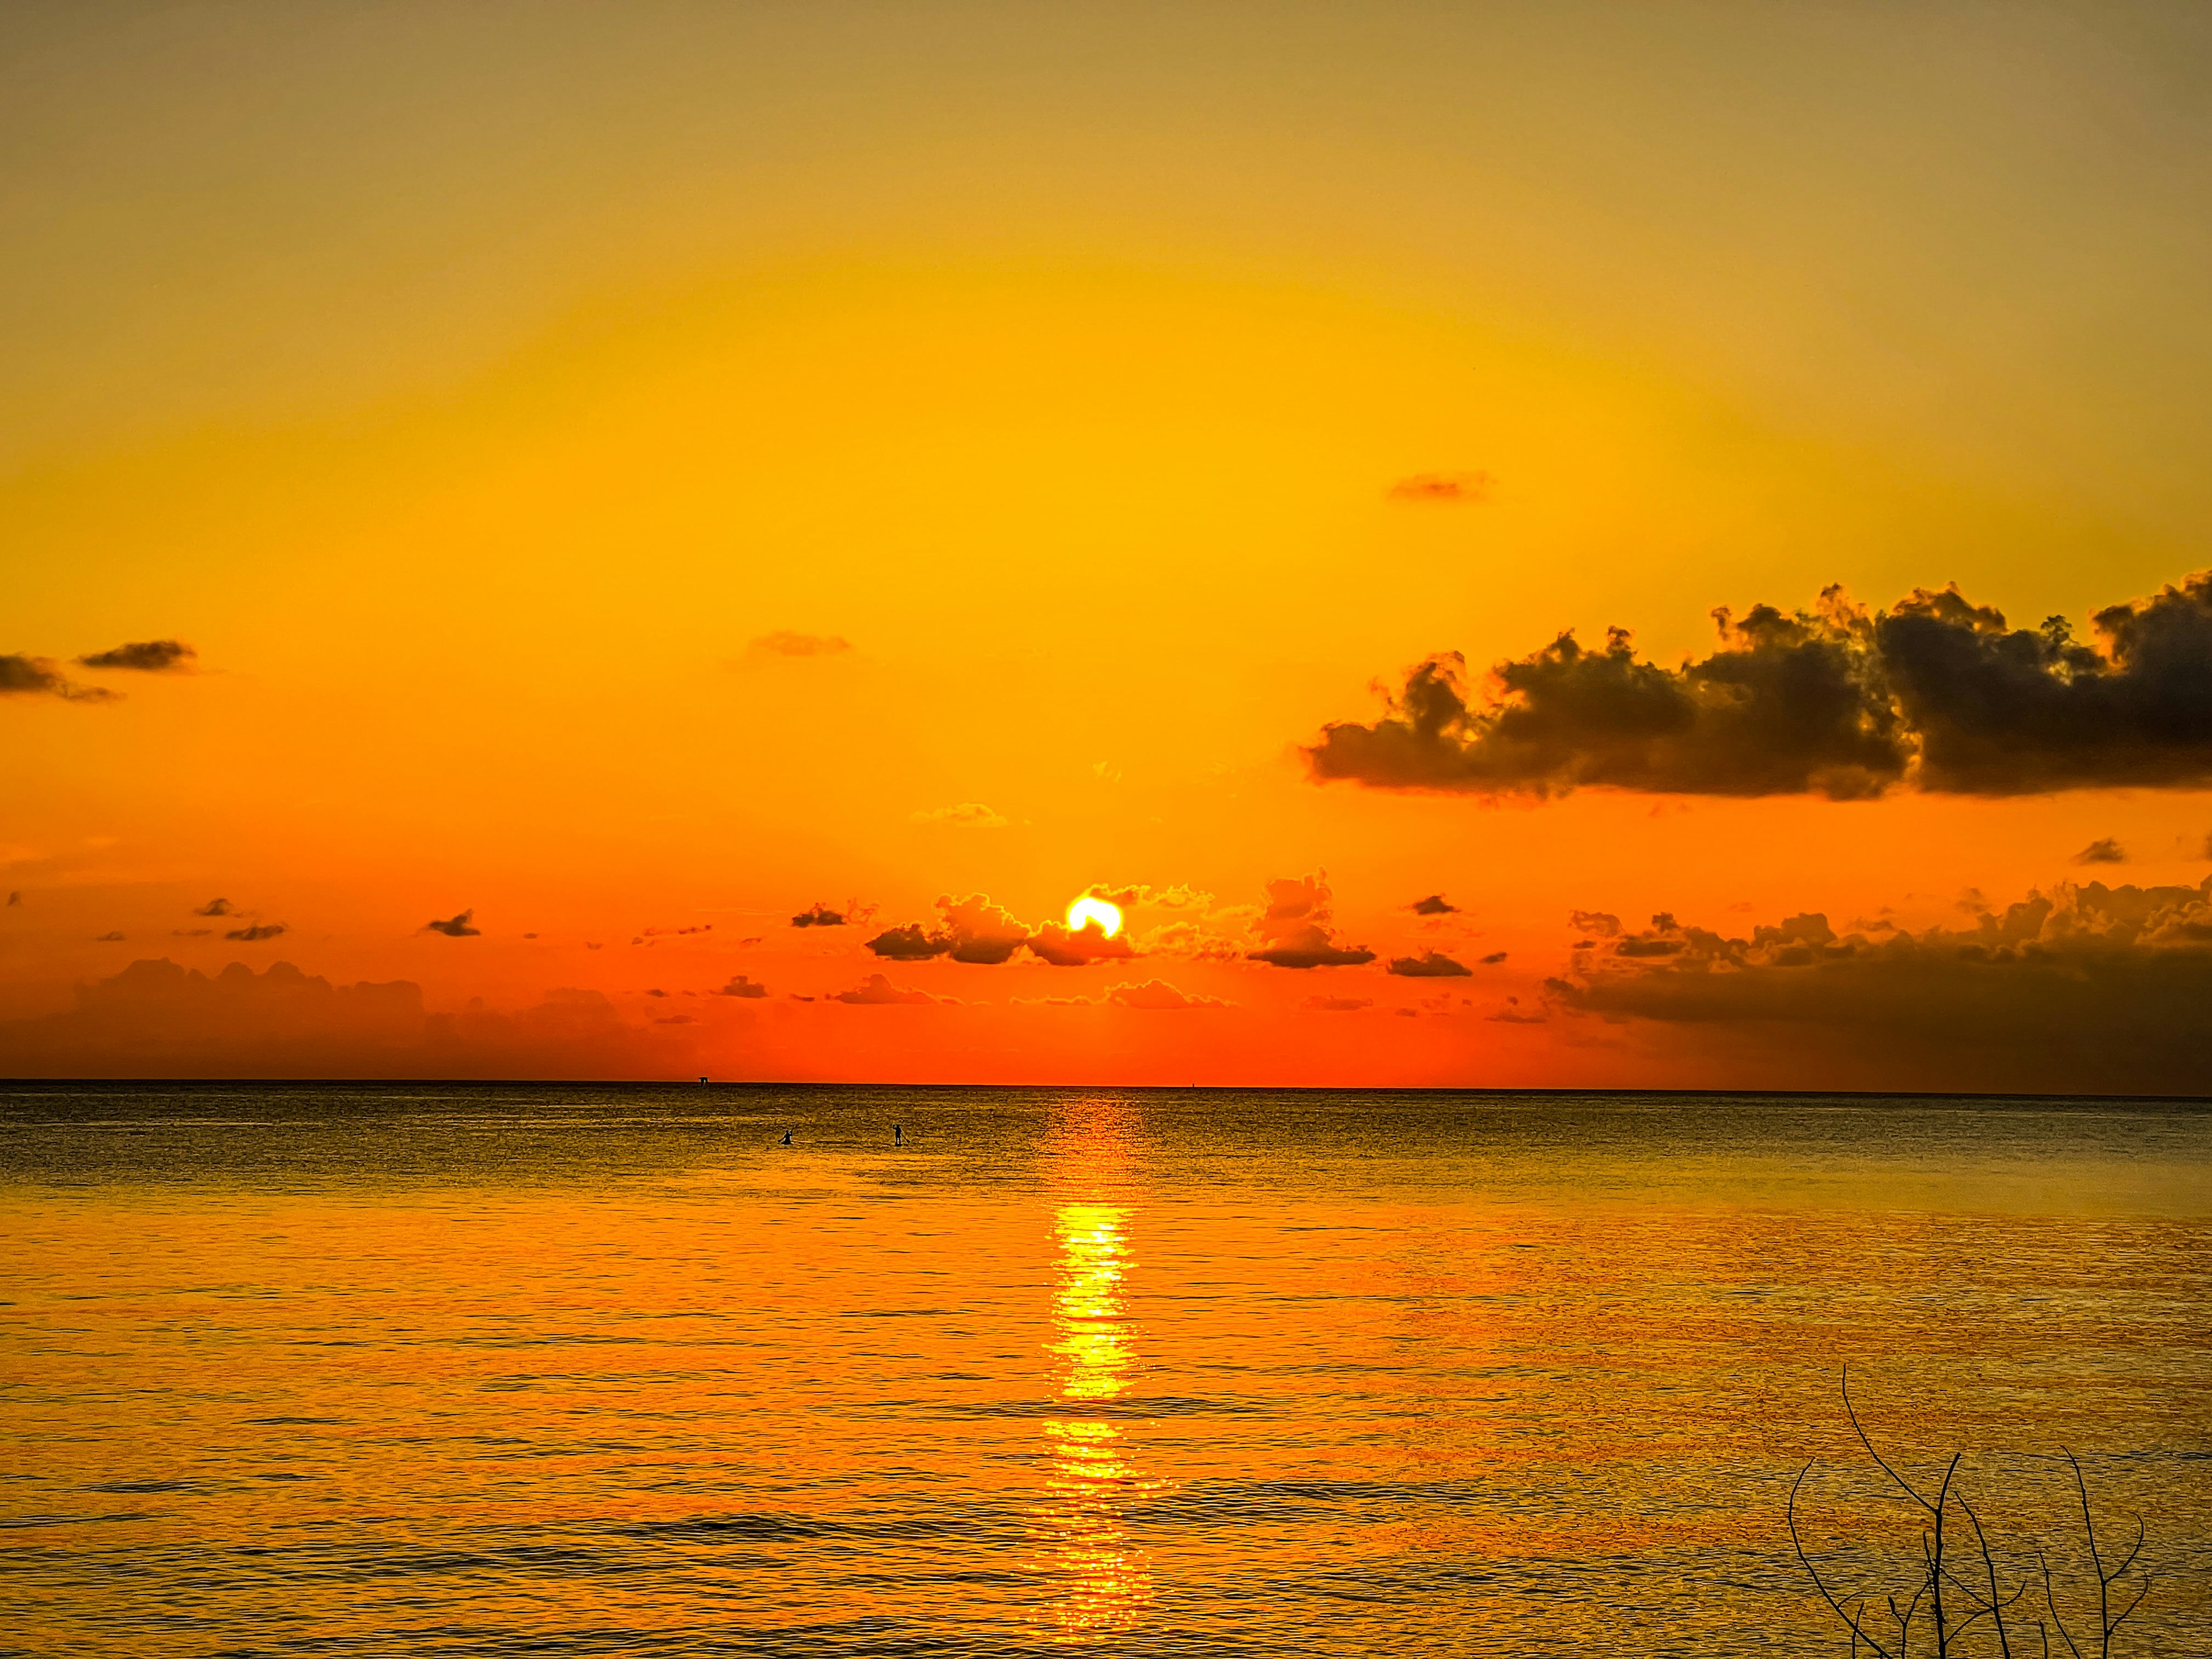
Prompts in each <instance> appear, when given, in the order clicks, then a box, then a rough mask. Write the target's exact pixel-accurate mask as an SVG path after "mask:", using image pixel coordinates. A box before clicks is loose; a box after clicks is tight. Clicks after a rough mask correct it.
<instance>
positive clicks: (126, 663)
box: [77, 640, 199, 674]
mask: <svg viewBox="0 0 2212 1659" xmlns="http://www.w3.org/2000/svg"><path fill="white" fill-rule="evenodd" d="M198 655H199V653H198V652H197V651H195V650H193V649H192V647H190V646H189V645H186V644H185V642H184V641H182V640H139V641H135V642H134V643H131V644H129V645H118V646H115V647H112V648H111V649H109V650H106V651H94V652H91V653H88V654H87V655H85V656H82V657H79V658H78V659H77V661H78V663H79V664H80V665H82V666H83V667H86V668H124V669H129V670H131V671H133V672H136V673H141V674H167V673H179V672H184V671H187V670H188V667H189V665H190V664H191V661H192V660H193V659H195V658H197V656H198Z"/></svg>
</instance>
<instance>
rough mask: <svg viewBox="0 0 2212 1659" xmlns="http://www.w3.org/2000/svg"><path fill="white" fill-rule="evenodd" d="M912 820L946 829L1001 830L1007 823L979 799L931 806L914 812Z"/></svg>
mask: <svg viewBox="0 0 2212 1659" xmlns="http://www.w3.org/2000/svg"><path fill="white" fill-rule="evenodd" d="M914 821H915V823H933V824H937V825H939V826H940V827H942V828H944V829H1005V828H1006V823H1007V820H1006V818H1004V817H1000V815H999V814H998V813H997V812H994V811H992V810H991V809H990V808H989V807H987V806H986V805H983V803H982V802H981V801H979V800H963V801H962V802H961V803H960V804H959V805H957V806H933V807H931V808H930V809H929V810H928V811H923V812H916V813H915V815H914Z"/></svg>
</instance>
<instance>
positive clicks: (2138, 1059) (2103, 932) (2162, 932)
mask: <svg viewBox="0 0 2212 1659" xmlns="http://www.w3.org/2000/svg"><path fill="white" fill-rule="evenodd" d="M1575 922H1576V925H1577V927H1579V928H1581V929H1582V930H1583V933H1585V935H1586V937H1585V938H1584V939H1583V940H1582V941H1581V942H1580V943H1579V944H1578V945H1577V947H1576V950H1575V951H1574V955H1575V957H1576V963H1577V965H1576V967H1575V968H1574V969H1573V970H1572V971H1571V973H1570V974H1568V975H1565V976H1564V977H1560V978H1555V979H1553V980H1550V981H1547V991H1548V992H1549V993H1550V994H1551V996H1552V999H1553V1002H1554V1004H1555V1006H1563V1007H1565V1008H1566V1009H1569V1010H1571V1011H1573V1012H1578V1013H1582V1014H1585V1015H1591V1016H1595V1017H1598V1018H1604V1019H1607V1020H1614V1021H1645V1022H1654V1023H1657V1024H1664V1025H1667V1026H1671V1027H1674V1028H1675V1030H1677V1032H1678V1033H1680V1034H1683V1035H1686V1036H1692V1037H1693V1038H1696V1039H1698V1040H1699V1041H1704V1042H1711V1043H1715V1044H1718V1045H1721V1047H1722V1048H1727V1047H1728V1046H1729V1045H1744V1046H1746V1047H1747V1048H1748V1049H1750V1050H1753V1051H1756V1052H1757V1053H1759V1054H1760V1055H1762V1056H1763V1057H1764V1060H1765V1062H1767V1063H1770V1064H1777V1063H1778V1064H1779V1065H1781V1066H1784V1068H1785V1069H1786V1071H1787V1072H1791V1073H1795V1074H1796V1081H1795V1082H1794V1083H1792V1084H1791V1085H1790V1086H1794V1087H1811V1086H1818V1085H1819V1084H1820V1082H1821V1081H1822V1080H1823V1079H1827V1078H1837V1077H1838V1076H1840V1077H1843V1078H1847V1079H1850V1082H1851V1083H1852V1084H1854V1085H1858V1086H1864V1085H1867V1084H1868V1083H1869V1080H1872V1079H1887V1082H1888V1083H1889V1084H1892V1085H1895V1086H1908V1087H1923V1086H1924V1087H1943V1088H1965V1089H1999V1090H2009V1089H2018V1090H2023V1091H2035V1092H2049V1091H2080V1092H2084V1093H2099V1094H2124V1093H2131V1092H2143V1093H2153V1094H2199V1095H2201V1094H2212V1044H2208V1043H2207V1042H2206V1041H2205V1027H2206V1016H2205V1010H2206V1009H2207V1008H2208V1007H2212V877H2208V878H2206V880H2205V881H2204V882H2203V884H2199V885H2197V886H2194V887H2185V886H2173V887H2136V886H2132V885H2127V886H2118V887H2108V886H2106V884H2104V883H2102V882H2087V883H2083V884H2078V885H2077V884H2072V883H2067V884H2061V885H2059V886H2057V887H2056V888H2054V889H2053V890H2051V891H2050V892H2048V893H2041V892H2038V893H2032V894H2030V895H2029V896H2028V897H2027V898H2026V899H2025V900H2023V901H2022V902H2020V903H2017V904H2014V905H2011V906H2009V907H2008V908H2006V909H2004V910H2003V911H2002V912H2001V913H2000V912H1998V911H1996V910H1994V909H1991V910H1984V912H1982V913H1981V914H1979V915H1977V916H1976V917H1975V919H1974V921H1973V922H1972V925H1971V926H1967V927H1929V928H1926V929H1923V930H1921V931H1919V932H1917V933H1914V932H1908V931H1905V930H1904V929H1901V928H1898V927H1893V926H1890V925H1889V924H1887V923H1882V922H1876V923H1864V922H1862V923H1857V924H1854V926H1853V927H1852V929H1851V930H1850V931H1849V932H1846V933H1838V932H1837V931H1836V929H1835V928H1833V927H1831V926H1830V924H1829V921H1828V919H1827V917H1826V916H1825V915H1820V914H1819V913H1817V912H1807V913H1804V914H1802V915H1795V916H1790V917H1788V918H1786V919H1784V920H1783V921H1778V922H1776V923H1774V924H1771V925H1770V926H1765V927H1754V928H1753V930H1752V932H1751V933H1750V934H1749V936H1748V937H1733V936H1728V935H1723V934H1721V933H1714V932H1711V931H1709V930H1707V929H1705V928H1702V927H1695V926H1690V925H1686V924H1684V923H1682V922H1680V921H1678V920H1677V919H1676V918H1675V917H1674V915H1670V914H1665V913H1662V914H1661V915H1656V916H1654V917H1653V918H1652V919H1651V923H1650V926H1649V927H1644V928H1640V929H1630V928H1626V927H1621V926H1620V924H1619V922H1618V921H1617V920H1616V919H1615V918H1613V917H1612V916H1609V915H1604V914H1603V913H1601V912H1595V911H1583V912H1577V914H1576V916H1575ZM1839 1067H1840V1068H1842V1070H1841V1071H1840V1073H1839V1072H1838V1068H1839Z"/></svg>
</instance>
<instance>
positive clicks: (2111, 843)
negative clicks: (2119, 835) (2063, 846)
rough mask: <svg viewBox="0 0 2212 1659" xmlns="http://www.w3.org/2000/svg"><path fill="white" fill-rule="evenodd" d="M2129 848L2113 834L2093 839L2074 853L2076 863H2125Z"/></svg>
mask: <svg viewBox="0 0 2212 1659" xmlns="http://www.w3.org/2000/svg"><path fill="white" fill-rule="evenodd" d="M2127 861H2128V854H2127V849H2126V848H2124V847H2122V846H2121V845H2120V843H2119V842H2118V841H2117V840H2115V839H2114V838H2113V837H2112V836H2105V837H2104V838H2103V839H2102V840H2101V841H2093V842H2090V843H2089V844H2088V845H2087V847H2085V848H2082V849H2081V851H2080V852H2078V853H2076V854H2075V855H2074V862H2075V863H2076V864H2125V863H2126V862H2127Z"/></svg>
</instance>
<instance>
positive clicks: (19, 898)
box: [8, 893, 23, 904]
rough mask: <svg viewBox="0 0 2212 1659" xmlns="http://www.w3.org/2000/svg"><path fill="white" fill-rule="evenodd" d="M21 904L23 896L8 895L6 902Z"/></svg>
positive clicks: (17, 894) (16, 894) (18, 894)
mask: <svg viewBox="0 0 2212 1659" xmlns="http://www.w3.org/2000/svg"><path fill="white" fill-rule="evenodd" d="M8 902H9V903H10V904H21V902H23V896H22V895H21V893H10V894H9V895H8Z"/></svg>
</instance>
